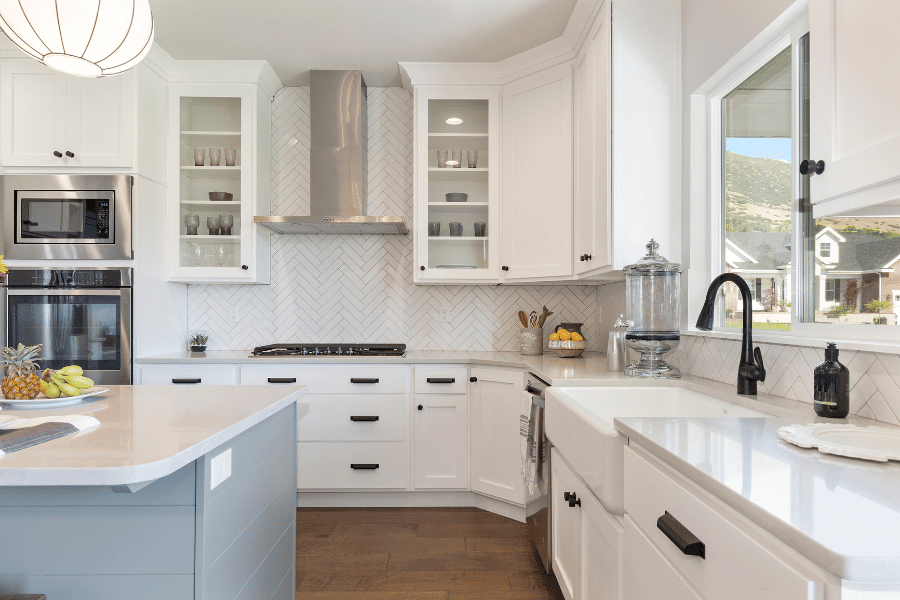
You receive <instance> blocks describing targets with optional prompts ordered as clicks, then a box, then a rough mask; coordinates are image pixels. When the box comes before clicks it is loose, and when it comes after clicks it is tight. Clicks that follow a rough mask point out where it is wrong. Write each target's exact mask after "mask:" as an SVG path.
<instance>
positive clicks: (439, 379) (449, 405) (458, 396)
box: [413, 366, 469, 490]
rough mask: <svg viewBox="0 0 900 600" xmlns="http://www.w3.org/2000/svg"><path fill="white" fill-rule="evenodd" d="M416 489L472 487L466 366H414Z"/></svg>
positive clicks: (414, 463) (414, 474) (414, 468)
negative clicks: (470, 480)
mask: <svg viewBox="0 0 900 600" xmlns="http://www.w3.org/2000/svg"><path fill="white" fill-rule="evenodd" d="M414 371H415V374H414V386H415V397H414V399H413V408H414V410H413V428H414V437H413V441H414V444H413V471H414V473H413V477H414V485H415V488H416V489H462V490H464V489H467V488H468V487H469V396H468V393H467V392H468V387H469V373H468V371H469V370H468V368H467V367H465V366H446V367H440V366H428V367H415V369H414Z"/></svg>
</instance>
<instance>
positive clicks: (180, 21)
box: [150, 0, 576, 87]
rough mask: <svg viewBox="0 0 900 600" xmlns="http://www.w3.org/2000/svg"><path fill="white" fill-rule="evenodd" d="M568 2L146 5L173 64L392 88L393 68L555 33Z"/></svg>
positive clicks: (489, 58)
mask: <svg viewBox="0 0 900 600" xmlns="http://www.w3.org/2000/svg"><path fill="white" fill-rule="evenodd" d="M575 2H576V0H452V1H451V2H437V1H435V0H252V1H249V2H248V1H247V0H150V6H151V8H152V10H153V17H154V19H155V22H156V42H157V43H158V44H159V45H160V46H162V48H163V49H164V50H165V51H166V52H168V53H169V54H171V55H172V57H174V58H176V59H180V60H185V59H232V60H235V59H247V60H260V59H262V60H266V61H268V62H269V64H270V65H272V68H273V69H275V72H276V73H277V74H278V76H279V77H280V78H281V81H282V83H284V85H286V86H298V85H307V84H308V82H309V70H310V69H362V72H363V77H364V78H365V80H366V84H367V85H369V86H372V87H384V86H399V85H400V72H399V69H398V67H397V63H398V62H407V61H409V62H495V61H498V60H502V59H504V58H509V57H510V56H513V55H515V54H518V53H519V52H522V51H524V50H527V49H529V48H533V47H534V46H537V45H539V44H542V43H544V42H547V41H550V40H552V39H554V38H557V37H559V36H560V35H562V33H563V31H564V30H565V27H566V23H567V21H568V19H569V16H570V15H571V13H572V9H573V8H574V6H575Z"/></svg>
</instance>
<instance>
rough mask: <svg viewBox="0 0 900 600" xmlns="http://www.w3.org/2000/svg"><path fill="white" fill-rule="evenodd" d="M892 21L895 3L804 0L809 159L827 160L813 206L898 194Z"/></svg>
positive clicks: (816, 181)
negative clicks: (806, 5)
mask: <svg viewBox="0 0 900 600" xmlns="http://www.w3.org/2000/svg"><path fill="white" fill-rule="evenodd" d="M898 22H900V3H898V2H896V1H894V0H867V1H866V2H858V1H854V0H810V3H809V28H810V74H809V78H810V120H811V124H810V158H811V159H812V160H814V161H823V162H824V163H825V170H824V172H823V173H822V174H820V175H815V176H813V177H811V179H810V193H811V196H812V202H813V203H814V204H819V203H823V202H826V201H836V202H837V203H838V204H839V205H840V206H839V207H838V208H839V209H843V210H846V209H852V208H858V207H863V206H868V205H872V204H876V203H879V202H882V201H884V200H888V199H895V198H897V196H900V162H898V161H897V160H896V157H897V156H898V155H900V78H898V77H897V65H898V64H900V45H898V44H897V40H896V37H897V36H896V28H897V23H898ZM828 212H832V211H828ZM816 214H817V215H818V214H819V211H818V210H817V211H816ZM893 214H896V211H894V213H893ZM874 216H877V215H874Z"/></svg>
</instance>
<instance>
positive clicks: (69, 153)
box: [66, 150, 75, 158]
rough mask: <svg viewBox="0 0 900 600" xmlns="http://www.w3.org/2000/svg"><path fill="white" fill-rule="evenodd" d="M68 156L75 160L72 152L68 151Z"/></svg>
mask: <svg viewBox="0 0 900 600" xmlns="http://www.w3.org/2000/svg"><path fill="white" fill-rule="evenodd" d="M66 156H68V157H69V158H75V155H74V154H73V153H72V151H71V150H66Z"/></svg>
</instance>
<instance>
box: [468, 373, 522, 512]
mask: <svg viewBox="0 0 900 600" xmlns="http://www.w3.org/2000/svg"><path fill="white" fill-rule="evenodd" d="M470 373H471V375H472V378H473V379H474V381H472V384H471V387H470V388H469V395H470V400H471V427H470V436H471V441H470V444H471V445H470V455H471V457H472V458H471V469H470V481H471V488H472V491H473V492H478V493H480V494H484V495H487V496H492V497H494V498H498V499H500V500H506V501H507V502H512V503H514V504H518V505H523V504H525V482H524V480H523V479H522V473H521V469H522V457H521V451H520V445H519V444H520V443H519V437H520V436H519V417H520V415H521V414H522V407H523V404H522V394H523V390H524V389H525V374H524V373H523V372H522V371H511V370H503V369H484V368H481V367H473V368H472V369H471V371H470Z"/></svg>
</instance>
